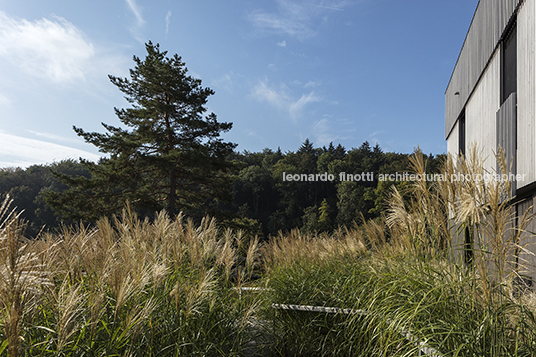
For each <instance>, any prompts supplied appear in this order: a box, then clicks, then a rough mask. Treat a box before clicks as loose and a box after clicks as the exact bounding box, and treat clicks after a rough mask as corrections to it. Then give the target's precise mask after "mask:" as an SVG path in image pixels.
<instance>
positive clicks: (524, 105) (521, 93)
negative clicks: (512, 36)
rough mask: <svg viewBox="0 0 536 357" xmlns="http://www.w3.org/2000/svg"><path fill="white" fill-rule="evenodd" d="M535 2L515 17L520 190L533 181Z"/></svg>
mask: <svg viewBox="0 0 536 357" xmlns="http://www.w3.org/2000/svg"><path fill="white" fill-rule="evenodd" d="M535 53H536V1H534V0H530V1H525V2H524V3H523V5H521V7H520V9H519V13H518V16H517V78H518V81H517V108H518V110H517V145H518V148H519V150H517V173H518V174H521V175H525V176H524V179H523V181H520V182H518V183H517V184H518V187H517V188H521V187H523V186H525V185H528V184H530V183H531V182H534V181H536V163H535V155H536V135H535V134H536V128H535V125H536V123H535V118H536V55H535Z"/></svg>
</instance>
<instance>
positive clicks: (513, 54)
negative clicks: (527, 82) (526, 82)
mask: <svg viewBox="0 0 536 357" xmlns="http://www.w3.org/2000/svg"><path fill="white" fill-rule="evenodd" d="M502 48H503V51H502V76H501V84H502V85H501V104H502V103H504V101H505V100H506V99H508V97H509V96H510V94H512V93H513V92H515V91H516V90H517V39H516V27H515V26H514V27H513V28H512V29H511V30H510V32H509V33H508V35H507V36H506V38H505V39H504V41H503V45H502Z"/></svg>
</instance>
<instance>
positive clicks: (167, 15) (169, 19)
mask: <svg viewBox="0 0 536 357" xmlns="http://www.w3.org/2000/svg"><path fill="white" fill-rule="evenodd" d="M170 22H171V10H168V12H167V14H166V36H167V34H168V31H169V23H170Z"/></svg>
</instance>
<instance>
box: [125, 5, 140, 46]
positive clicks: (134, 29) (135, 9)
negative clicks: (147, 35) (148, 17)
mask: <svg viewBox="0 0 536 357" xmlns="http://www.w3.org/2000/svg"><path fill="white" fill-rule="evenodd" d="M125 1H126V3H127V5H128V7H129V9H130V11H132V13H133V14H134V16H135V17H136V24H135V25H134V26H131V27H130V28H129V30H130V34H131V35H132V37H134V38H135V39H136V40H138V41H139V42H141V43H144V42H145V39H144V37H143V34H142V32H141V28H142V27H143V25H145V20H144V19H143V17H142V16H141V9H140V7H139V6H138V4H136V0H125Z"/></svg>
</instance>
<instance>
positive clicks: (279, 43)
mask: <svg viewBox="0 0 536 357" xmlns="http://www.w3.org/2000/svg"><path fill="white" fill-rule="evenodd" d="M277 45H278V46H279V47H287V41H281V42H278V43H277Z"/></svg>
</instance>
